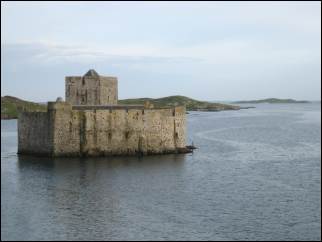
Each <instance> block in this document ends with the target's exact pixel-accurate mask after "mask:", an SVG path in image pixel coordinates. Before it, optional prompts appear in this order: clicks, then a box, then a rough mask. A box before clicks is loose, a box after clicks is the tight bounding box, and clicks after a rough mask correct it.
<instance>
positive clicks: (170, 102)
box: [119, 96, 240, 111]
mask: <svg viewBox="0 0 322 242" xmlns="http://www.w3.org/2000/svg"><path fill="white" fill-rule="evenodd" d="M145 101H149V102H150V103H151V104H153V105H154V107H156V108H157V107H164V106H177V105H185V106H186V108H187V111H222V110H239V109H240V107H239V106H234V105H229V104H221V103H211V102H203V101H198V100H194V99H191V98H188V97H185V96H169V97H163V98H155V99H153V98H136V99H124V100H119V103H120V104H142V105H143V104H144V102H145Z"/></svg>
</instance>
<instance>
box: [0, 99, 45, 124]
mask: <svg viewBox="0 0 322 242" xmlns="http://www.w3.org/2000/svg"><path fill="white" fill-rule="evenodd" d="M19 110H24V111H46V105H41V104H38V103H34V102H28V101H24V100H21V99H19V98H16V97H11V96H4V97H1V119H12V118H17V117H18V111H19Z"/></svg>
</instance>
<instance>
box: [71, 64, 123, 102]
mask: <svg viewBox="0 0 322 242" xmlns="http://www.w3.org/2000/svg"><path fill="white" fill-rule="evenodd" d="M65 85H66V88H65V97H66V98H65V100H66V102H69V103H70V104H72V105H115V104H117V100H118V94H117V92H118V90H117V78H116V77H111V76H100V75H99V74H98V73H97V72H96V71H95V70H93V69H91V70H89V71H88V72H87V73H86V74H85V75H84V76H67V77H66V78H65Z"/></svg>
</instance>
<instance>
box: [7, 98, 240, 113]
mask: <svg viewBox="0 0 322 242" xmlns="http://www.w3.org/2000/svg"><path fill="white" fill-rule="evenodd" d="M146 101H149V102H150V103H151V104H153V105H154V107H156V108H158V107H169V106H178V105H185V106H186V108H187V111H222V110H239V109H240V107H239V106H234V105H228V104H221V103H211V102H203V101H198V100H194V99H191V98H188V97H184V96H170V97H163V98H156V99H153V98H135V99H124V100H119V104H125V105H126V104H128V105H131V104H132V105H133V104H139V105H144V103H145V102H146ZM19 111H42V112H43V111H46V105H45V104H39V103H34V102H28V101H24V100H21V99H19V98H16V97H11V96H4V97H1V119H15V118H17V117H18V112H19Z"/></svg>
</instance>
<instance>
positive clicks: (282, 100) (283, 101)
mask: <svg viewBox="0 0 322 242" xmlns="http://www.w3.org/2000/svg"><path fill="white" fill-rule="evenodd" d="M234 103H309V101H297V100H294V99H279V98H267V99H260V100H249V101H237V102H234Z"/></svg>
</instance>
